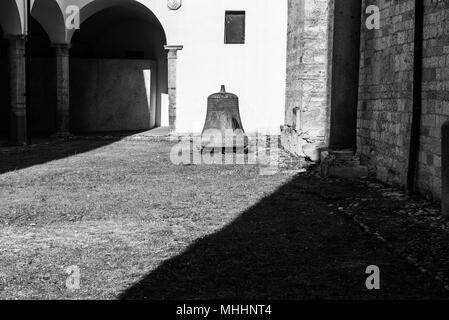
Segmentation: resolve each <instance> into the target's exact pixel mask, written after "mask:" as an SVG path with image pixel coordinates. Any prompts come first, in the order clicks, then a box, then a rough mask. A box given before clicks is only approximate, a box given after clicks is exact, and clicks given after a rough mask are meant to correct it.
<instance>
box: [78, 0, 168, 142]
mask: <svg viewBox="0 0 449 320" xmlns="http://www.w3.org/2000/svg"><path fill="white" fill-rule="evenodd" d="M80 14H81V21H82V24H81V28H80V29H79V30H77V31H76V32H74V34H73V37H71V43H72V48H71V70H72V72H71V81H70V82H71V114H72V116H71V127H72V128H73V132H82V133H84V132H103V131H128V130H148V129H151V128H154V127H157V126H159V125H160V122H161V121H160V117H161V111H160V110H161V104H162V99H161V95H162V93H167V92H168V88H167V73H168V70H167V53H166V51H165V49H164V46H165V45H166V44H167V38H166V33H165V30H164V28H163V27H162V25H161V23H160V21H159V19H158V18H157V17H156V15H155V14H154V13H153V12H152V11H151V10H150V9H149V8H148V7H146V6H145V5H143V4H141V3H139V2H137V1H134V0H120V1H117V0H116V1H94V2H92V3H90V4H88V5H86V6H85V7H83V8H82V9H81V13H80ZM114 88H116V90H114ZM124 92H126V94H123V93H124ZM72 111H73V112H72Z"/></svg>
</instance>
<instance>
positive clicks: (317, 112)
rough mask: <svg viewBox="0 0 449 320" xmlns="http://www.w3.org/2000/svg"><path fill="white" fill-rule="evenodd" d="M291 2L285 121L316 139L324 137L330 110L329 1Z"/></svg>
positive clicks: (291, 0)
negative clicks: (328, 77)
mask: <svg viewBox="0 0 449 320" xmlns="http://www.w3.org/2000/svg"><path fill="white" fill-rule="evenodd" d="M288 2H289V21H288V44H287V46H288V57H287V93H286V96H287V100H286V115H285V124H286V125H288V126H290V127H292V128H293V129H295V130H296V131H298V132H305V133H307V135H308V136H310V137H312V138H314V139H315V138H316V139H324V136H325V128H326V123H327V121H326V117H327V111H328V110H327V74H328V73H327V66H328V64H327V61H328V24H329V23H328V21H329V5H328V4H329V0H289V1H288ZM295 108H296V110H297V112H294V110H295Z"/></svg>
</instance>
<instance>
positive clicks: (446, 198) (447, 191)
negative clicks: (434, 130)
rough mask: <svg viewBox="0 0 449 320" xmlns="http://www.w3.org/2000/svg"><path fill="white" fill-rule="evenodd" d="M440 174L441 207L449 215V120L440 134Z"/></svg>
mask: <svg viewBox="0 0 449 320" xmlns="http://www.w3.org/2000/svg"><path fill="white" fill-rule="evenodd" d="M441 142H442V143H441V173H442V174H441V175H442V195H441V200H442V204H443V206H442V209H443V214H444V215H447V216H449V121H448V122H445V123H444V125H443V129H442V134H441Z"/></svg>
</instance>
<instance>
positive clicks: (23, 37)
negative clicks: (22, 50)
mask: <svg viewBox="0 0 449 320" xmlns="http://www.w3.org/2000/svg"><path fill="white" fill-rule="evenodd" d="M3 37H4V38H5V39H7V40H26V35H24V34H5V35H3Z"/></svg>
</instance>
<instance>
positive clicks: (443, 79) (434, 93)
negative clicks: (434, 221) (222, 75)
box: [418, 0, 449, 198]
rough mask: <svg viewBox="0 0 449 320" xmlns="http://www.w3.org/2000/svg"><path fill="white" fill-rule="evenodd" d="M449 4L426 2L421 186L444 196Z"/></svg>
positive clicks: (448, 102) (448, 113) (448, 105)
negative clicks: (442, 190) (442, 165)
mask: <svg viewBox="0 0 449 320" xmlns="http://www.w3.org/2000/svg"><path fill="white" fill-rule="evenodd" d="M448 31H449V1H443V0H438V1H437V0H432V1H431V0H426V1H425V11H424V60H423V68H424V70H423V116H422V118H421V140H420V142H421V143H420V152H419V167H418V184H419V188H420V190H421V192H423V193H431V194H433V195H434V196H436V197H437V198H438V197H439V196H440V195H441V128H442V126H443V123H444V122H445V121H448V120H449V33H448Z"/></svg>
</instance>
